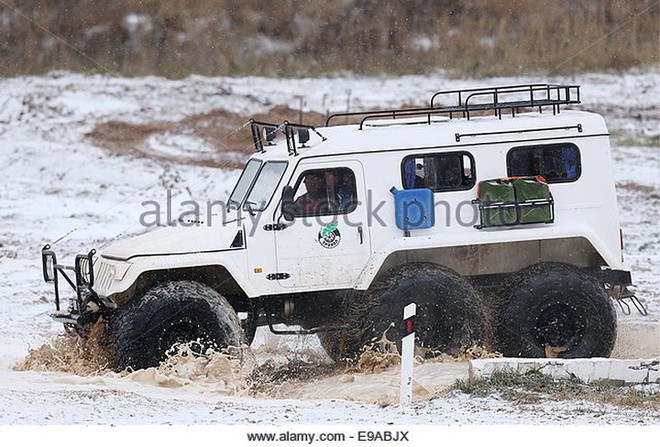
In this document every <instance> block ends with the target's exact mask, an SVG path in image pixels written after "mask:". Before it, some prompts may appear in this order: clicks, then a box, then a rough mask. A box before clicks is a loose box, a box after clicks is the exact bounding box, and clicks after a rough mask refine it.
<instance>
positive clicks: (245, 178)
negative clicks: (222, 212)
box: [227, 159, 261, 210]
mask: <svg viewBox="0 0 660 447" xmlns="http://www.w3.org/2000/svg"><path fill="white" fill-rule="evenodd" d="M260 166H261V162H260V161H259V160H255V159H252V160H250V161H248V163H247V165H245V169H243V173H242V174H241V177H240V178H239V179H238V183H236V186H235V187H234V191H233V192H232V193H231V195H230V196H229V200H228V201H227V209H228V210H231V209H235V210H237V209H238V208H239V207H240V206H241V204H242V203H243V200H245V196H246V195H247V193H248V191H249V190H250V186H252V183H254V179H255V177H256V176H257V172H259V167H260Z"/></svg>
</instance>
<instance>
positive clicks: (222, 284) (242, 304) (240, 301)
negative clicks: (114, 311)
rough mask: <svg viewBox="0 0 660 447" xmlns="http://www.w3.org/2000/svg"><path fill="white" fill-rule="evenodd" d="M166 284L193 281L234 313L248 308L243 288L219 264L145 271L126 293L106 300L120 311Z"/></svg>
mask: <svg viewBox="0 0 660 447" xmlns="http://www.w3.org/2000/svg"><path fill="white" fill-rule="evenodd" d="M166 281H196V282H198V283H200V284H204V285H206V286H208V287H210V288H212V289H213V290H215V291H216V292H218V293H219V294H220V295H222V296H223V297H225V299H226V300H227V301H228V302H229V304H231V306H232V307H233V308H234V310H235V311H236V312H241V311H244V310H247V309H249V306H250V302H249V299H248V296H247V294H246V293H245V291H244V290H243V288H242V287H241V286H240V285H239V284H238V282H237V281H236V279H234V277H233V276H232V275H231V273H230V272H229V270H228V269H227V268H226V267H224V266H222V265H206V266H196V267H181V268H171V269H158V270H147V271H144V272H142V273H140V275H139V276H138V278H137V280H136V281H134V282H133V284H132V285H131V286H130V287H129V288H128V289H127V290H125V291H123V292H120V293H117V294H115V295H112V296H111V297H110V298H111V299H112V301H113V302H114V303H115V304H116V305H117V307H118V308H121V307H124V306H125V305H126V304H128V303H129V302H131V301H132V300H133V299H135V298H136V297H139V296H141V295H143V294H144V293H145V292H147V291H148V290H149V289H151V288H152V287H154V286H155V285H157V284H159V283H162V282H166Z"/></svg>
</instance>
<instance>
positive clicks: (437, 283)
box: [319, 263, 486, 359]
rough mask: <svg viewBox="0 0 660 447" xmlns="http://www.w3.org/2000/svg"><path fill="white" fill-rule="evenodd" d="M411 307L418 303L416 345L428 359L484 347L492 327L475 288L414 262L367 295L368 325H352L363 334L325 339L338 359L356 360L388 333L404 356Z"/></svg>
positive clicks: (437, 268) (385, 278)
mask: <svg viewBox="0 0 660 447" xmlns="http://www.w3.org/2000/svg"><path fill="white" fill-rule="evenodd" d="M365 303H366V305H367V306H368V309H364V308H365ZM410 303H415V304H416V305H417V316H416V320H415V331H416V346H417V347H418V348H423V350H424V352H425V354H426V355H427V356H429V357H431V356H435V355H438V354H440V353H444V354H449V355H455V354H459V353H460V352H461V351H462V350H464V349H466V348H469V347H471V346H473V345H477V344H482V343H484V336H485V325H486V323H485V318H484V314H483V310H482V307H481V305H480V303H479V299H478V295H477V292H476V291H475V289H474V288H473V287H472V286H471V285H470V284H469V283H468V282H467V281H466V280H465V279H464V278H462V277H461V276H459V275H458V274H456V273H455V272H453V271H451V270H449V269H447V268H444V267H442V266H439V265H436V264H429V263H417V264H409V265H406V266H403V267H400V268H397V269H396V270H394V271H392V272H389V273H387V274H386V275H384V276H383V277H382V278H380V279H379V280H378V281H377V283H376V284H375V285H374V286H372V287H371V288H370V289H369V291H368V292H367V293H366V294H365V296H364V302H363V310H362V314H361V317H362V321H361V322H352V324H355V325H356V326H358V327H361V331H359V332H358V331H352V333H353V334H354V335H353V336H352V337H349V338H348V339H347V338H346V337H339V336H337V335H338V334H333V333H328V334H322V335H321V336H320V337H319V338H320V339H321V342H322V344H323V346H324V347H325V348H326V351H327V352H328V354H329V355H330V356H331V357H332V358H333V359H337V358H341V356H342V355H343V356H346V357H350V356H354V355H355V354H357V353H358V352H359V351H360V349H361V347H362V346H363V345H364V344H365V343H369V342H370V341H373V340H375V339H376V340H377V339H380V338H381V337H382V335H383V334H385V335H386V337H387V339H389V340H390V341H393V342H395V343H396V345H397V348H398V349H399V352H400V349H401V331H400V327H401V322H402V319H403V308H404V307H405V306H407V305H408V304H410ZM353 307H354V308H355V307H357V305H354V306H353ZM356 314H358V315H359V313H358V312H356ZM360 323H361V324H360ZM341 335H345V334H341Z"/></svg>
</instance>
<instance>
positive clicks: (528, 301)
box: [496, 264, 616, 358]
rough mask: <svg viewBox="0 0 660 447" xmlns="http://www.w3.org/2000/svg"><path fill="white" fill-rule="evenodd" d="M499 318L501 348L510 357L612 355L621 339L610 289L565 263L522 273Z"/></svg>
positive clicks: (538, 266)
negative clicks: (617, 337)
mask: <svg viewBox="0 0 660 447" xmlns="http://www.w3.org/2000/svg"><path fill="white" fill-rule="evenodd" d="M496 319H497V329H496V348H497V350H498V351H500V352H502V353H503V354H504V355H505V356H507V357H563V358H581V357H608V356H609V355H610V353H611V352H612V349H613V347H614V342H615V341H616V312H615V309H614V306H613V304H612V300H611V299H610V297H609V296H608V295H607V293H606V291H605V289H604V288H603V287H602V286H601V285H600V284H599V283H598V282H597V281H596V280H595V279H594V278H592V277H590V276H588V275H586V274H584V273H582V272H580V271H579V270H578V269H576V268H574V267H572V266H569V265H565V264H539V265H537V266H534V267H531V268H529V269H527V270H524V271H522V272H521V273H519V274H518V275H517V277H516V279H515V280H514V281H513V283H512V285H511V286H509V288H508V290H507V291H506V293H505V294H504V301H503V302H502V303H501V304H500V306H499V307H498V310H497V318H496Z"/></svg>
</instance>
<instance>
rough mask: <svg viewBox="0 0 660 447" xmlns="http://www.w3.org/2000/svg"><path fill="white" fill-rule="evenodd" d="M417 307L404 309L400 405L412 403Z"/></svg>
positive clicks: (413, 305) (412, 305) (410, 306)
mask: <svg viewBox="0 0 660 447" xmlns="http://www.w3.org/2000/svg"><path fill="white" fill-rule="evenodd" d="M416 314H417V305H416V304H415V303H411V304H408V305H407V306H406V307H404V308H403V326H402V328H401V390H400V395H399V403H400V404H401V405H410V404H411V403H412V393H413V389H412V385H413V358H414V355H415V315H416Z"/></svg>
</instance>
